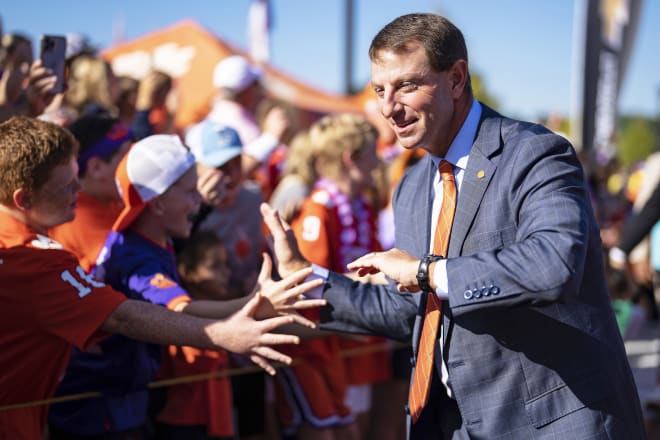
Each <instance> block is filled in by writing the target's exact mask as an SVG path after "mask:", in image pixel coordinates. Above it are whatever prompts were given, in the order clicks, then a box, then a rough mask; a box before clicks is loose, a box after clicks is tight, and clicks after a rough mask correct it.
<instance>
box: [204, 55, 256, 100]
mask: <svg viewBox="0 0 660 440" xmlns="http://www.w3.org/2000/svg"><path fill="white" fill-rule="evenodd" d="M261 75H262V72H261V70H260V69H259V68H257V67H255V66H253V65H252V64H250V62H249V61H248V60H247V59H246V58H245V57H242V56H240V55H232V56H229V57H227V58H224V59H223V60H221V61H220V62H219V63H218V64H216V65H215V68H214V69H213V86H214V87H215V88H217V89H220V88H224V89H231V90H233V91H234V92H242V91H243V90H245V89H246V88H247V86H249V85H250V84H252V83H253V82H255V81H257V80H258V79H259V78H261Z"/></svg>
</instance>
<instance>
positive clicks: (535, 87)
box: [0, 0, 660, 119]
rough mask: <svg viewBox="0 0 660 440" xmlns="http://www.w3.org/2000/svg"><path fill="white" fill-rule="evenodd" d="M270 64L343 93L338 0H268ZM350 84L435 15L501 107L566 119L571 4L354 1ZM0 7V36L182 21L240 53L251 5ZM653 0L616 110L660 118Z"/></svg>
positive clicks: (115, 1) (145, 29)
mask: <svg viewBox="0 0 660 440" xmlns="http://www.w3.org/2000/svg"><path fill="white" fill-rule="evenodd" d="M271 2H272V5H273V12H274V29H273V31H272V34H271V43H272V48H271V60H272V61H271V62H272V64H273V65H274V66H275V67H277V68H278V69H281V70H283V71H285V72H288V73H289V74H290V75H291V76H293V77H295V78H297V79H299V80H302V81H304V82H306V83H308V84H310V85H313V86H316V87H318V88H320V89H323V90H326V91H330V92H336V93H340V92H342V91H343V90H344V86H345V84H344V73H343V72H344V58H343V48H344V42H343V36H342V35H343V26H344V25H343V11H344V1H343V0H322V1H310V0H271ZM353 2H354V7H355V10H356V16H355V18H354V21H355V31H354V67H355V68H354V74H353V78H354V83H355V84H356V85H357V86H361V85H363V84H366V82H367V81H368V77H369V63H368V58H367V49H368V46H369V43H370V41H371V38H372V37H373V36H374V35H375V33H376V32H378V30H379V29H380V28H381V27H382V26H383V25H385V24H386V23H387V22H389V21H390V20H392V19H393V18H395V17H397V16H398V15H401V14H405V13H409V12H438V13H441V14H443V15H445V16H447V17H448V18H449V19H450V20H452V21H453V22H454V23H455V24H456V25H457V26H458V27H459V28H461V30H462V31H463V33H464V35H465V37H466V40H467V44H468V52H469V56H470V68H471V70H472V71H475V72H477V73H479V74H481V75H482V76H483V78H484V79H485V81H486V85H487V88H488V90H489V91H490V92H491V93H492V94H493V95H495V96H496V97H497V99H498V101H499V103H500V110H502V111H503V112H505V113H507V114H509V115H511V116H517V117H522V118H527V119H535V118H537V117H539V116H541V115H545V114H547V113H548V112H559V113H562V114H565V115H567V114H568V111H569V108H570V102H571V95H570V93H571V59H572V51H573V43H572V40H573V32H574V30H573V12H574V11H573V10H574V1H573V0H556V1H541V0H538V1H529V0H498V1H492V0H444V1H440V0H435V1H434V0H407V1H403V0H353ZM4 3H5V4H4V5H3V6H2V8H0V15H1V16H2V20H3V23H4V28H5V32H11V31H22V32H25V33H27V34H28V35H30V36H31V37H33V38H34V39H35V40H36V39H38V37H39V35H41V34H42V33H59V34H64V33H67V32H80V33H84V34H86V35H87V36H88V37H89V38H90V39H91V40H92V42H93V43H94V44H96V45H97V46H99V47H101V48H105V47H109V46H110V45H111V44H112V42H113V23H117V22H122V21H123V23H124V36H125V38H126V39H132V38H135V37H139V36H141V35H144V34H146V33H149V32H152V31H154V30H157V29H160V28H162V27H166V26H169V25H171V24H173V23H176V22H178V21H180V20H182V19H184V18H192V19H194V20H196V21H198V22H199V23H200V24H201V25H203V26H204V27H205V28H207V29H208V30H209V31H211V32H213V33H215V34H216V35H218V36H220V37H222V38H223V39H225V40H227V41H229V42H231V43H233V44H236V45H238V46H240V47H243V48H245V47H246V40H247V39H246V31H245V27H246V20H247V11H248V7H249V0H183V1H182V0H177V1H174V0H160V1H157V2H156V1H149V0H145V1H139V0H131V1H128V0H112V1H93V0H92V1H90V0H70V1H69V0H60V1H59V2H43V1H37V0H16V1H7V2H4ZM658 24H660V2H659V1H655V0H643V5H642V13H641V18H640V23H639V28H638V33H637V40H636V45H635V48H634V51H633V54H632V57H631V60H630V65H629V67H628V72H627V75H626V78H625V80H624V84H623V88H622V92H621V97H620V101H619V104H620V109H621V111H622V113H641V114H645V115H647V116H658V115H660V56H659V55H658V53H659V46H658V42H660V26H658Z"/></svg>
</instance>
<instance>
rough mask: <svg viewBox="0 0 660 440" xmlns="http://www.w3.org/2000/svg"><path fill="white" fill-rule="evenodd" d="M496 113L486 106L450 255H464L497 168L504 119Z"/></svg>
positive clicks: (458, 207) (463, 188) (460, 200)
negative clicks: (471, 231) (473, 224)
mask: <svg viewBox="0 0 660 440" xmlns="http://www.w3.org/2000/svg"><path fill="white" fill-rule="evenodd" d="M495 115H496V113H495V112H493V111H492V110H490V109H489V108H488V107H486V106H484V108H483V113H482V117H481V121H480V125H479V129H478V130H477V138H476V139H475V141H474V144H473V145H472V149H471V150H470V157H469V159H468V163H467V168H466V169H465V174H464V175H463V183H462V185H461V190H460V192H459V194H458V200H457V201H456V213H455V214H454V223H453V225H452V229H451V239H450V240H449V249H448V252H447V255H448V256H449V257H450V258H451V257H458V256H460V254H461V249H462V248H463V243H464V242H465V238H466V236H467V234H468V232H469V230H470V227H471V226H472V222H473V221H474V217H475V216H476V215H477V211H478V210H479V206H480V204H481V199H482V198H483V195H484V193H485V192H486V188H488V184H489V183H490V180H491V178H492V177H493V174H494V173H495V169H496V168H497V165H495V164H494V163H493V162H492V161H491V159H490V157H491V156H492V154H493V153H494V152H495V151H497V150H498V149H499V147H500V141H499V140H500V127H501V119H500V118H498V117H494V116H495Z"/></svg>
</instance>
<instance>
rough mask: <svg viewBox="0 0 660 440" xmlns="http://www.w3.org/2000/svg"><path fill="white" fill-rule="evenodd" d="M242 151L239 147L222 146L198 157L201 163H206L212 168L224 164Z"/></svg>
mask: <svg viewBox="0 0 660 440" xmlns="http://www.w3.org/2000/svg"><path fill="white" fill-rule="evenodd" d="M242 152H243V149H242V148H241V147H235V148H234V147H232V148H222V149H221V150H218V151H215V152H213V153H211V154H207V155H205V156H204V157H202V158H199V159H197V160H199V161H200V162H201V163H203V164H204V165H208V166H210V167H213V168H218V167H221V166H222V165H224V164H226V163H227V162H229V161H230V160H232V159H233V158H235V157H236V156H240V155H241V153H242Z"/></svg>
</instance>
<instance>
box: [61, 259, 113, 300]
mask: <svg viewBox="0 0 660 440" xmlns="http://www.w3.org/2000/svg"><path fill="white" fill-rule="evenodd" d="M76 272H77V274H78V276H79V277H80V279H77V278H76V277H75V276H74V275H73V274H72V273H71V272H69V271H68V270H65V271H64V272H62V274H61V275H60V276H61V277H62V280H63V281H65V282H67V283H69V284H71V286H73V288H74V289H76V290H77V291H78V296H79V297H80V298H84V297H85V296H87V295H88V294H89V293H90V292H91V291H92V288H93V287H103V286H105V284H103V283H102V282H100V281H96V280H95V279H94V278H93V277H92V276H91V275H90V274H88V273H86V272H85V271H84V270H83V268H82V267H80V266H78V267H76Z"/></svg>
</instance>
